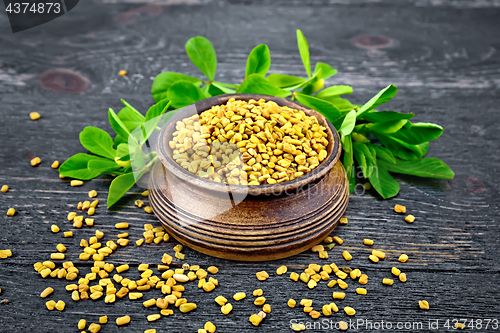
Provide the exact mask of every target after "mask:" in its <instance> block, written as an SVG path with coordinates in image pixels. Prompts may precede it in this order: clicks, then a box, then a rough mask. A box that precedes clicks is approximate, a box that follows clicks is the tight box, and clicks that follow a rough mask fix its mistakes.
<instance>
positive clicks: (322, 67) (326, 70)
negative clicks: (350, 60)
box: [313, 62, 337, 80]
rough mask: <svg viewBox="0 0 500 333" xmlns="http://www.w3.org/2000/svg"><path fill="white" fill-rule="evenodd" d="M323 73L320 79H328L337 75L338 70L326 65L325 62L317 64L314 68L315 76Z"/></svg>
mask: <svg viewBox="0 0 500 333" xmlns="http://www.w3.org/2000/svg"><path fill="white" fill-rule="evenodd" d="M319 71H321V74H320V79H324V80H326V79H328V78H331V77H332V76H334V75H335V74H337V70H336V69H335V68H332V67H331V66H330V65H328V64H325V63H324V62H317V63H316V66H315V67H314V72H313V76H314V75H315V74H316V73H318V72H319Z"/></svg>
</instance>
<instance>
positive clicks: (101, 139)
mask: <svg viewBox="0 0 500 333" xmlns="http://www.w3.org/2000/svg"><path fill="white" fill-rule="evenodd" d="M80 142H81V144H82V146H83V147H85V149H87V150H88V151H90V152H91V153H94V154H96V155H99V156H102V157H106V158H109V159H114V158H115V156H116V150H115V149H114V148H113V139H111V136H110V135H109V134H108V133H107V132H105V131H103V130H102V129H100V128H97V127H92V126H87V127H85V128H84V129H83V131H82V132H80Z"/></svg>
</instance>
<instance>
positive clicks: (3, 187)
mask: <svg viewBox="0 0 500 333" xmlns="http://www.w3.org/2000/svg"><path fill="white" fill-rule="evenodd" d="M8 190H9V185H3V186H2V192H3V193H5V192H7V191H8Z"/></svg>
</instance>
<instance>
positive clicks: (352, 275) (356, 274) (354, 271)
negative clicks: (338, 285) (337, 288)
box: [349, 268, 361, 280]
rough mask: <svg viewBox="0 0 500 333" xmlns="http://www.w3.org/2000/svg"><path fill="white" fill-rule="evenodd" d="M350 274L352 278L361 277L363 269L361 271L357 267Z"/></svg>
mask: <svg viewBox="0 0 500 333" xmlns="http://www.w3.org/2000/svg"><path fill="white" fill-rule="evenodd" d="M349 275H350V276H351V279H353V280H355V279H357V278H358V277H360V276H361V271H360V270H359V269H357V268H356V269H354V270H352V271H351V272H350V273H349Z"/></svg>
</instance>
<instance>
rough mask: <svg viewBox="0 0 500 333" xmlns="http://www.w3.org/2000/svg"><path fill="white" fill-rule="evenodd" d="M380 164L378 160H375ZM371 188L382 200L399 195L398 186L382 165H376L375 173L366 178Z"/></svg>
mask: <svg viewBox="0 0 500 333" xmlns="http://www.w3.org/2000/svg"><path fill="white" fill-rule="evenodd" d="M377 162H380V160H377ZM368 179H369V180H370V183H371V184H372V186H373V188H374V189H375V190H376V191H377V192H378V194H380V195H381V196H382V198H384V199H389V198H392V197H394V196H396V195H397V194H398V193H399V184H398V182H397V181H395V180H394V178H392V176H391V174H390V173H389V171H388V170H387V168H386V167H385V164H383V163H377V167H376V169H375V171H374V172H373V173H372V174H371V175H370V177H369V178H368Z"/></svg>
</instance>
